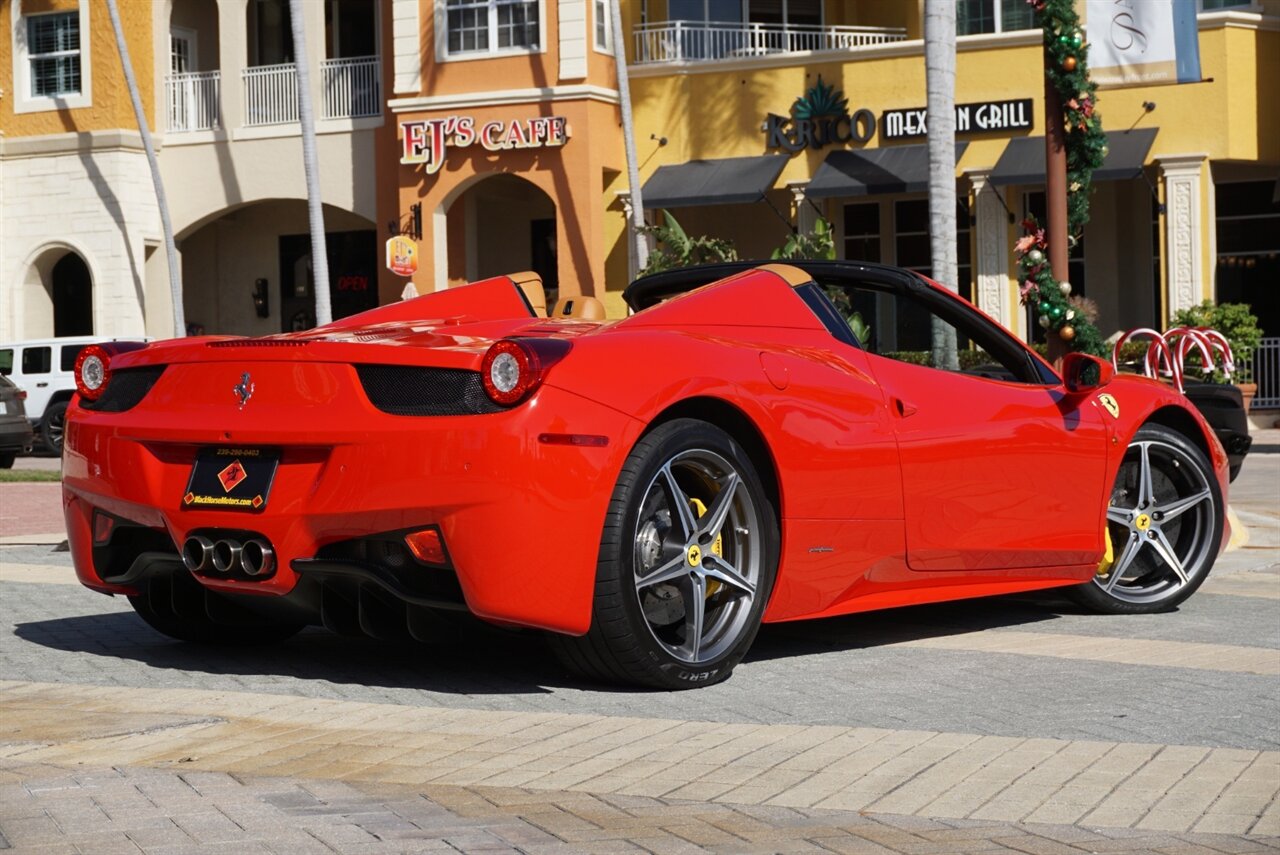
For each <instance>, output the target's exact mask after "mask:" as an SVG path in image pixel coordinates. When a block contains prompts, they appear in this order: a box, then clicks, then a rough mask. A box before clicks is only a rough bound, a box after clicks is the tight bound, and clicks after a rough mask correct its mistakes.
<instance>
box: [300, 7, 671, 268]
mask: <svg viewBox="0 0 1280 855" xmlns="http://www.w3.org/2000/svg"><path fill="white" fill-rule="evenodd" d="M295 2H296V0H295ZM620 5H621V4H620V3H619V2H618V0H609V17H610V19H611V20H610V22H609V23H610V28H611V34H612V40H613V64H614V65H615V66H616V67H617V69H618V103H619V106H620V107H621V108H622V142H623V146H624V147H625V151H626V157H627V184H628V185H629V186H630V187H631V222H630V224H629V230H630V232H631V234H630V235H629V237H630V238H631V241H632V247H633V252H634V253H635V261H636V270H637V271H639V270H643V269H644V268H645V265H647V264H648V263H649V241H648V238H646V237H645V234H644V231H643V229H644V200H643V198H641V193H640V169H639V167H638V166H637V160H636V126H635V120H634V118H633V117H632V115H631V83H630V79H629V75H628V74H627V44H626V42H625V41H623V26H622V10H621V8H620ZM601 285H602V286H603V283H601ZM601 290H603V287H602V288H601Z"/></svg>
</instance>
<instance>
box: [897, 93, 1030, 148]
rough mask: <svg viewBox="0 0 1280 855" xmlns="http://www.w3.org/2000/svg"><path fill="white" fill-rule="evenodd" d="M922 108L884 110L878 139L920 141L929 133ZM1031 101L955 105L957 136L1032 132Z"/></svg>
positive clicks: (1020, 99)
mask: <svg viewBox="0 0 1280 855" xmlns="http://www.w3.org/2000/svg"><path fill="white" fill-rule="evenodd" d="M927 118H928V111H927V110H926V109H925V108H924V107H916V108H915V109H911V110H885V111H884V113H882V114H881V115H880V136H881V137H882V138H883V139H887V140H901V139H909V138H911V137H923V136H926V135H927V133H928V129H927V127H926V119H927ZM1032 118H1033V114H1032V109H1031V99H1030V98H1019V99H1017V100H1014V101H979V102H978V103H975V104H957V105H956V133H958V134H974V133H981V132H982V131H1025V130H1030V129H1031V128H1032Z"/></svg>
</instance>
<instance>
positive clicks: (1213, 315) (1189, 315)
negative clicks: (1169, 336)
mask: <svg viewBox="0 0 1280 855" xmlns="http://www.w3.org/2000/svg"><path fill="white" fill-rule="evenodd" d="M1173 325H1174V326H1180V327H1182V326H1185V327H1209V328H1210V329H1215V330H1217V331H1218V332H1220V333H1222V334H1223V335H1224V336H1225V337H1226V339H1227V343H1228V344H1230V345H1231V354H1232V356H1233V357H1234V358H1235V364H1236V372H1235V375H1234V376H1233V377H1232V378H1231V380H1232V381H1233V382H1234V383H1235V385H1236V386H1237V387H1239V389H1240V394H1241V395H1242V396H1243V397H1244V409H1245V412H1248V411H1249V405H1250V404H1251V403H1252V402H1253V396H1254V395H1256V394H1257V392H1258V384H1257V383H1255V382H1254V380H1253V365H1252V357H1253V351H1254V349H1255V348H1257V346H1258V343H1259V342H1261V341H1262V330H1261V329H1260V328H1259V327H1258V316H1257V315H1255V314H1253V311H1252V309H1251V307H1250V306H1249V305H1248V304H1246V303H1217V304H1215V303H1214V302H1213V301H1212V300H1205V301H1204V302H1203V303H1201V304H1199V305H1198V306H1192V307H1190V308H1187V309H1179V310H1178V311H1177V312H1175V313H1174V316H1173ZM1187 363H1188V365H1189V366H1190V365H1199V364H1200V362H1199V354H1198V353H1196V352H1195V351H1194V350H1193V351H1192V352H1191V353H1189V354H1188V355H1187ZM1211 379H1212V380H1213V382H1215V383H1225V382H1227V378H1226V375H1225V374H1223V372H1222V371H1220V370H1217V371H1214V372H1213V374H1212V375H1211Z"/></svg>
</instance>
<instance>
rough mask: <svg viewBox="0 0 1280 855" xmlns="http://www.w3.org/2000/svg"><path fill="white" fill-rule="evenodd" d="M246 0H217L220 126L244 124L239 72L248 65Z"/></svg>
mask: <svg viewBox="0 0 1280 855" xmlns="http://www.w3.org/2000/svg"><path fill="white" fill-rule="evenodd" d="M245 3H246V0H218V68H219V70H220V72H221V75H222V79H221V80H220V81H219V85H218V91H219V93H220V99H221V109H222V115H221V116H220V117H219V121H220V124H221V126H222V129H223V130H225V131H230V130H232V129H234V128H239V127H243V126H244V82H243V80H242V79H241V72H243V71H244V69H245V67H246V66H248V64H249V34H248V31H247V27H246V25H245V16H246V15H247V14H248V13H247V12H246V10H245Z"/></svg>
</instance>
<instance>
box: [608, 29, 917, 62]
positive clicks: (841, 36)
mask: <svg viewBox="0 0 1280 855" xmlns="http://www.w3.org/2000/svg"><path fill="white" fill-rule="evenodd" d="M906 38H907V31H906V30H905V29H903V28H901V27H845V26H831V27H823V26H817V25H811V24H751V23H738V22H721V21H663V22H661V23H655V24H642V25H640V26H639V27H637V28H636V30H635V46H634V47H635V55H634V57H633V59H632V62H633V64H635V65H648V64H651V63H659V62H699V61H705V60H717V59H731V58H735V57H752V56H769V55H772V54H783V53H799V52H802V51H838V50H848V49H849V48H857V47H865V46H868V45H880V44H886V43H888V42H900V41H905V40H906Z"/></svg>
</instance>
